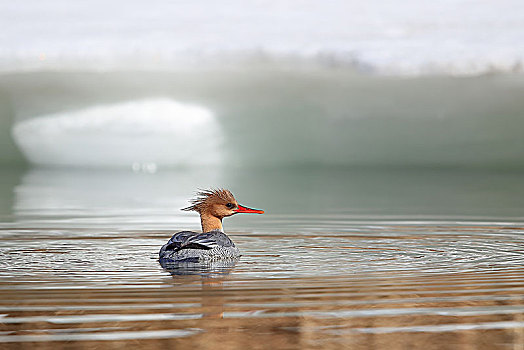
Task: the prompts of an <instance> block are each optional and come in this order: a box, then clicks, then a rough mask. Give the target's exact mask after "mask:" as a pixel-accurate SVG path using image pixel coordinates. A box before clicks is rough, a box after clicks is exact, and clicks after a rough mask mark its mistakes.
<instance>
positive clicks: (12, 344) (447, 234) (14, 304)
mask: <svg viewBox="0 0 524 350" xmlns="http://www.w3.org/2000/svg"><path fill="white" fill-rule="evenodd" d="M2 178H3V179H4V181H3V182H2V186H1V188H0V190H1V191H2V196H1V198H2V203H1V204H2V205H1V206H0V208H2V213H1V217H2V222H1V224H0V241H1V247H2V249H1V259H0V264H1V265H0V294H1V298H0V299H1V303H0V309H1V310H0V314H1V316H0V317H1V319H0V321H1V323H0V328H1V329H0V342H2V343H3V344H2V347H6V348H20V347H22V348H25V347H27V348H29V347H35V346H37V347H39V348H76V347H87V348H91V347H93V348H94V347H103V348H120V347H123V346H132V347H138V346H140V347H142V348H150V349H158V348H161V347H184V348H195V347H196V348H202V349H207V348H216V347H217V344H220V348H223V349H246V348H253V349H257V348H279V349H298V348H306V349H316V348H319V349H320V348H321V349H331V348H353V349H360V348H362V349H367V348H382V347H384V348H385V347H388V348H392V349H406V348H421V347H425V348H428V349H446V348H449V349H455V348H464V349H522V348H523V346H524V303H523V301H524V283H523V282H522V281H523V280H524V268H523V266H524V249H523V248H522V247H523V246H524V235H523V232H524V223H523V221H524V220H523V216H522V213H523V209H524V196H523V194H524V193H523V192H524V186H522V181H521V179H522V174H521V173H519V172H495V171H491V172H480V171H473V170H468V171H466V170H464V171H458V170H453V171H452V170H439V171H435V170H429V169H428V170H416V171H415V170H413V169H411V170H391V169H390V170H388V169H367V170H362V169H360V170H357V169H343V168H339V169H336V168H331V169H316V170H315V169H312V168H308V169H294V170H291V169H288V170H282V169H266V170H260V169H258V170H240V169H238V170H236V171H228V170H227V169H216V170H214V171H190V170H187V169H185V170H183V169H181V170H177V171H165V170H164V171H162V169H160V170H159V171H158V172H157V173H155V174H150V173H141V172H140V173H133V172H131V171H129V172H128V171H92V170H91V171H87V170H77V171H72V170H58V169H30V170H21V171H13V170H12V171H6V170H4V171H3V177H2ZM210 185H216V186H217V185H223V186H226V187H229V188H230V189H231V190H232V191H233V192H234V193H235V194H236V195H237V198H238V199H239V201H240V202H241V203H243V204H245V205H251V206H253V207H260V208H263V209H265V210H266V214H265V215H263V216H254V215H253V216H247V215H246V216H243V217H241V216H235V217H233V218H228V219H226V221H225V225H224V226H225V229H226V231H227V232H228V233H229V234H230V236H231V237H232V238H233V240H234V241H235V243H236V244H237V245H238V246H239V248H240V249H241V251H242V254H243V256H242V257H241V259H240V260H239V261H238V262H237V263H236V264H235V265H234V266H229V267H228V266H208V267H199V266H190V267H185V268H179V269H171V270H165V269H163V268H162V267H161V266H160V265H159V263H158V261H157V252H158V249H159V248H160V246H161V245H162V244H163V243H164V242H165V241H166V240H167V239H168V238H169V237H170V235H171V234H172V233H173V232H175V231H177V230H182V229H193V230H197V229H198V218H197V217H196V216H195V215H194V214H191V213H185V212H181V211H179V210H178V209H179V208H182V207H183V206H184V205H185V204H186V203H187V199H188V197H190V196H191V195H192V193H193V191H194V190H195V189H196V188H197V187H207V186H210Z"/></svg>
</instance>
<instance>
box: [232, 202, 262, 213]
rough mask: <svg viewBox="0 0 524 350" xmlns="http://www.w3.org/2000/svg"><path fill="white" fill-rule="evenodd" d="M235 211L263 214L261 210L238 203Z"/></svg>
mask: <svg viewBox="0 0 524 350" xmlns="http://www.w3.org/2000/svg"><path fill="white" fill-rule="evenodd" d="M235 212H236V213H252V214H264V211H263V210H259V209H252V208H248V207H244V206H243V205H240V204H239V205H238V209H236V210H235Z"/></svg>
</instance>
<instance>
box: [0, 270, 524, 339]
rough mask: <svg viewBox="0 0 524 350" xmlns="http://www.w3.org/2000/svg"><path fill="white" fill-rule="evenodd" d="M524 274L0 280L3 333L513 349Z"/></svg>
mask: <svg viewBox="0 0 524 350" xmlns="http://www.w3.org/2000/svg"><path fill="white" fill-rule="evenodd" d="M522 281H524V269H512V270H507V271H498V272H497V271H494V272H483V273H455V274H441V275H425V276H418V277H409V276H407V277H406V276H398V277H397V276H395V275H394V274H376V275H367V276H352V277H343V276H329V277H320V276H319V277H310V278H287V279H267V280H258V279H251V280H249V279H246V280H235V279H234V278H233V277H232V276H230V275H225V276H215V277H212V278H201V277H200V276H194V275H193V276H173V277H172V278H165V279H164V280H163V283H162V284H159V285H156V286H148V287H146V288H143V287H140V286H134V287H132V288H130V287H129V286H116V287H114V288H73V289H61V288H50V289H48V288H42V289H39V288H16V286H14V285H13V284H12V283H8V282H3V283H2V284H0V290H1V292H0V293H1V300H2V305H1V307H2V309H3V311H2V313H3V314H4V315H5V316H4V317H3V318H2V320H3V323H2V324H1V329H0V331H1V332H2V333H1V334H2V335H1V336H0V341H2V342H8V343H4V344H2V347H6V348H8V347H9V348H32V347H36V346H37V347H38V348H42V349H47V348H54V349H56V348H110V349H116V348H123V347H129V346H131V347H140V348H145V349H159V348H166V347H168V348H187V349H194V348H196V349H209V348H217V347H218V348H220V349H267V348H276V349H299V348H300V349H317V348H318V349H320V348H321V349H339V348H351V349H372V348H390V349H408V348H414V349H419V348H426V349H522V346H523V344H524V317H523V315H524V283H523V282H522ZM37 282H38V281H34V283H35V284H37ZM149 337H151V339H149ZM127 338H129V339H127Z"/></svg>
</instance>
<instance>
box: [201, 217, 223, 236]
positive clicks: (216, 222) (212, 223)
mask: <svg viewBox="0 0 524 350" xmlns="http://www.w3.org/2000/svg"><path fill="white" fill-rule="evenodd" d="M200 223H201V224H202V232H209V231H213V230H219V231H222V232H224V229H223V228H222V219H219V218H217V217H216V216H213V215H209V214H202V215H200Z"/></svg>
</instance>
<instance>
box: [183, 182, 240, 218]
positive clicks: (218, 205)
mask: <svg viewBox="0 0 524 350" xmlns="http://www.w3.org/2000/svg"><path fill="white" fill-rule="evenodd" d="M190 202H191V205H190V206H189V207H187V208H184V209H182V210H185V211H192V210H194V211H196V212H198V213H199V214H200V215H203V214H208V215H212V216H215V217H217V218H220V219H222V218H224V217H226V216H231V215H233V214H235V213H236V209H238V203H237V200H236V199H235V196H233V193H231V191H229V190H226V189H224V188H218V189H210V190H202V191H200V192H198V193H197V196H196V198H194V199H192V200H191V201H190Z"/></svg>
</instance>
